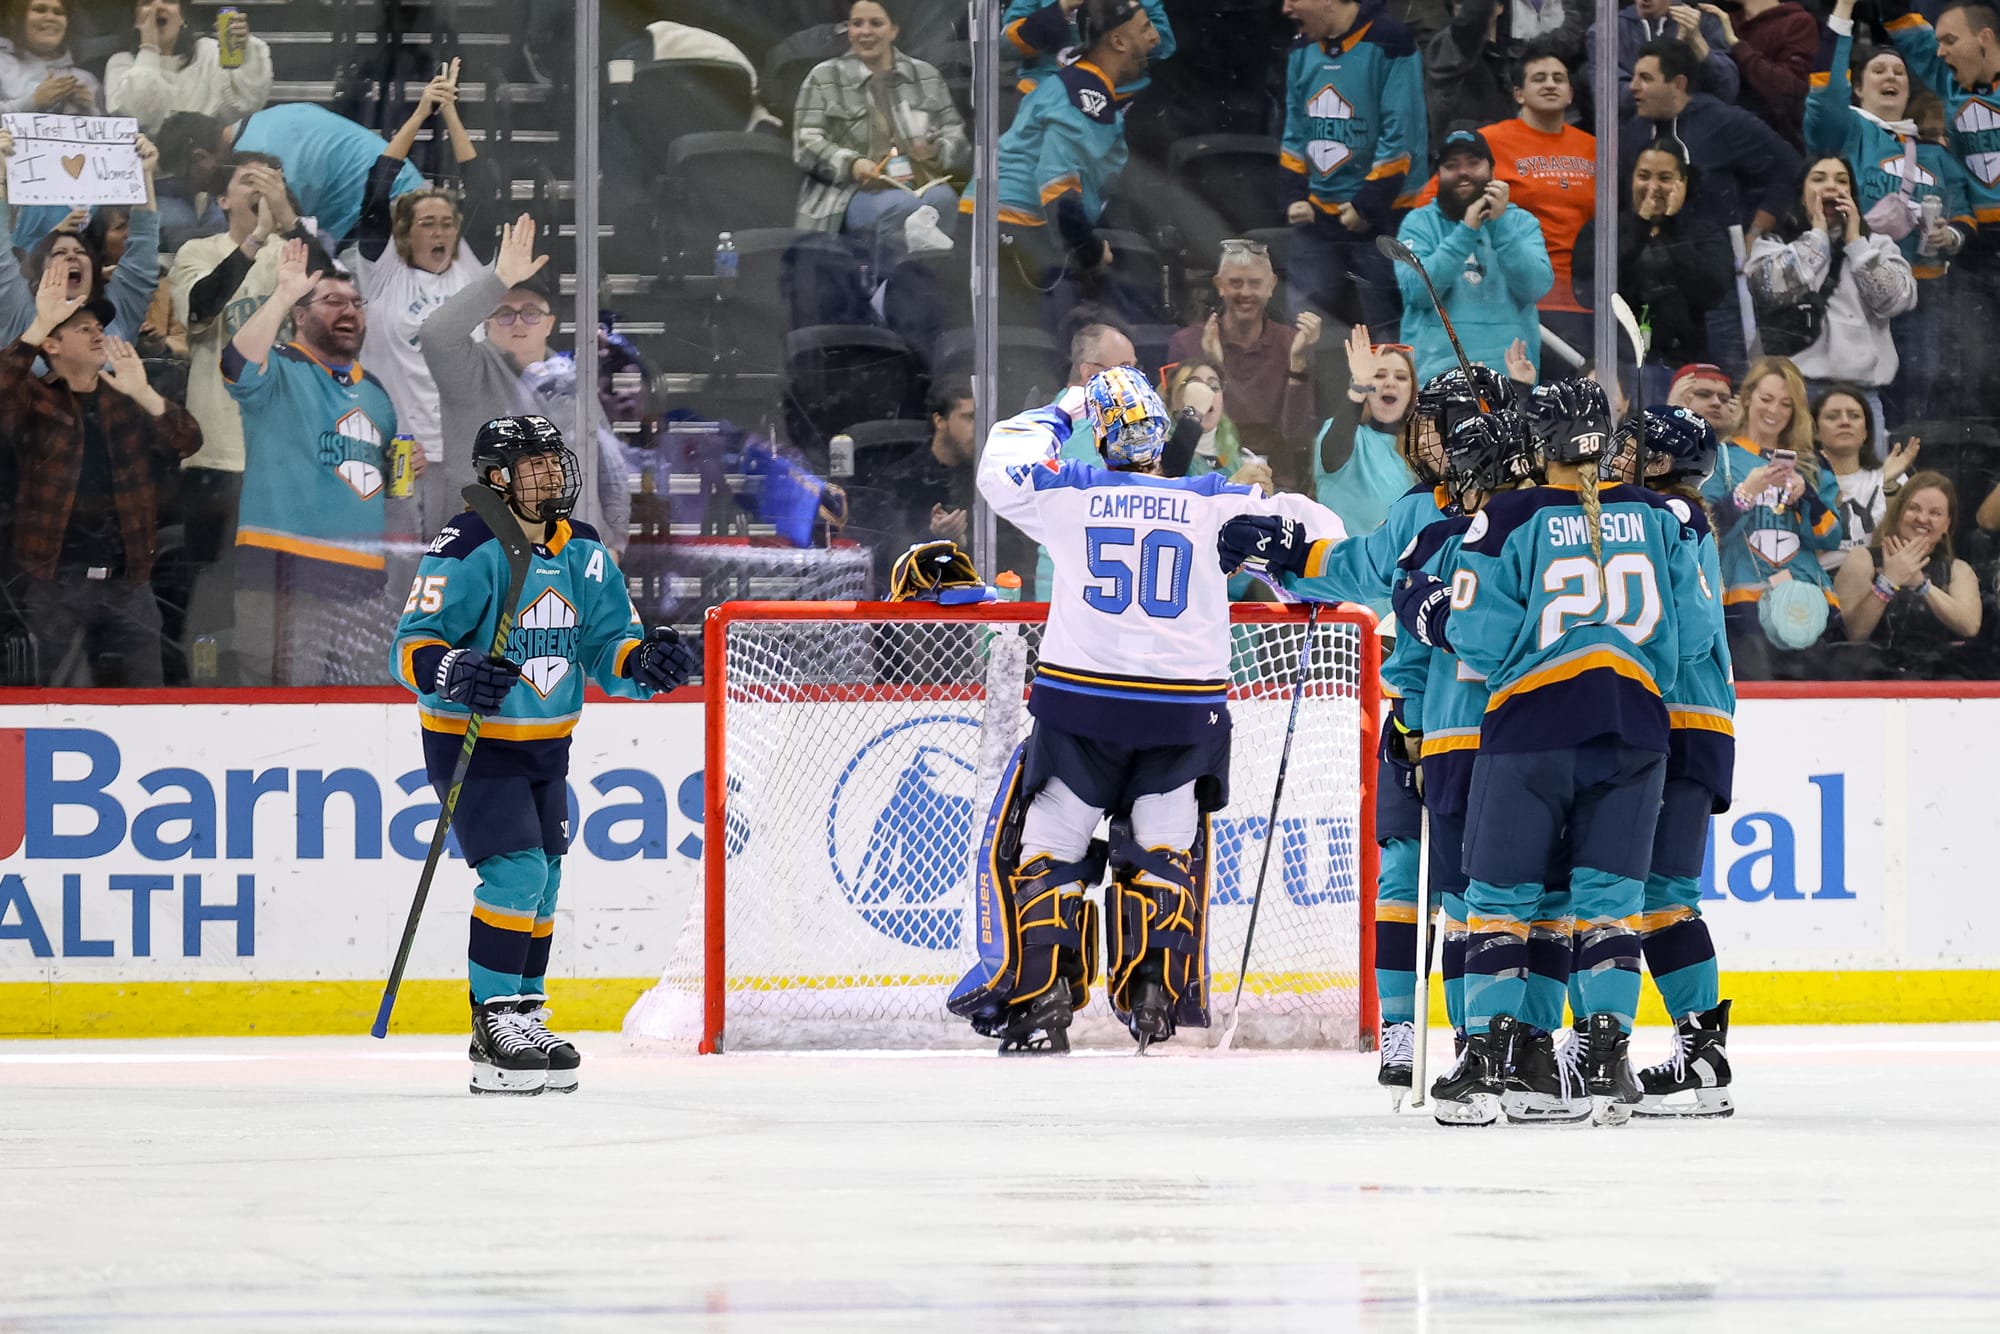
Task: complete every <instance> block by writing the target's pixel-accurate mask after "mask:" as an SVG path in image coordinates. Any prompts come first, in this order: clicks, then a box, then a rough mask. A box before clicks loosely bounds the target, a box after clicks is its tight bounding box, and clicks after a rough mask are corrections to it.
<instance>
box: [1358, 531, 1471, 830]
mask: <svg viewBox="0 0 2000 1334" xmlns="http://www.w3.org/2000/svg"><path fill="white" fill-rule="evenodd" d="M1471 526H1472V519H1471V517H1470V516H1461V517H1459V518H1456V519H1445V520H1442V521H1440V522H1438V523H1434V524H1432V525H1431V526H1430V527H1428V528H1426V529H1424V531H1423V532H1422V533H1420V534H1418V536H1417V540H1416V541H1415V542H1414V543H1412V544H1411V546H1410V549H1409V551H1407V552H1406V553H1405V554H1404V556H1403V559H1402V560H1401V561H1399V562H1398V563H1397V570H1398V577H1401V572H1402V571H1408V570H1421V571H1423V572H1424V573H1426V574H1430V575H1434V576H1436V577H1437V578H1439V579H1442V580H1445V581H1446V582H1450V580H1451V577H1452V575H1453V574H1454V573H1455V572H1456V571H1457V569H1458V559H1459V550H1460V548H1461V547H1462V546H1463V545H1464V542H1465V534H1466V530H1467V529H1469V528H1471ZM1382 679H1383V681H1384V682H1385V683H1386V684H1388V685H1390V686H1393V687H1394V688H1395V689H1396V691H1397V692H1398V693H1399V694H1401V695H1402V698H1403V705H1402V720H1403V726H1404V727H1406V728H1408V729H1409V730H1410V731H1412V732H1421V733H1422V734H1423V738H1424V740H1423V752H1422V754H1423V762H1424V805H1426V806H1428V807H1430V809H1431V810H1433V811H1436V812H1437V813H1439V814H1440V815H1462V814H1464V812H1465V809H1466V799H1467V797H1468V795H1469V794H1470V793H1471V791H1472V762H1473V761H1474V760H1476V759H1478V758H1479V732H1480V727H1481V725H1482V724H1483V723H1484V721H1485V718H1486V703H1487V692H1486V682H1485V681H1484V680H1483V679H1481V678H1480V677H1479V676H1478V675H1476V674H1474V673H1473V672H1472V671H1471V670H1470V669H1469V668H1467V667H1466V666H1465V665H1464V664H1463V663H1462V662H1460V661H1459V659H1458V656H1457V655H1456V654H1454V653H1451V652H1448V651H1447V650H1445V649H1442V648H1433V647H1431V646H1430V645H1427V644H1425V643H1423V642H1422V641H1421V640H1419V639H1418V638H1417V637H1416V636H1415V635H1411V634H1403V635H1398V636H1396V647H1395V649H1394V650H1393V651H1392V652H1391V653H1390V654H1389V660H1388V662H1386V663H1384V664H1383V666H1382Z"/></svg>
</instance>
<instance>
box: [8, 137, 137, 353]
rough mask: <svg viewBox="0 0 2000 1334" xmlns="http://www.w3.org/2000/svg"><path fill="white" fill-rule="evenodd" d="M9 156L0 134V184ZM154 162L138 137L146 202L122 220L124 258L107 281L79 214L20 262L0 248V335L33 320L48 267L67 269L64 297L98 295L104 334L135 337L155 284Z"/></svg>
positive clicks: (10, 141) (11, 141)
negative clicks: (104, 312) (105, 308)
mask: <svg viewBox="0 0 2000 1334" xmlns="http://www.w3.org/2000/svg"><path fill="white" fill-rule="evenodd" d="M13 154H14V137H13V136H12V135H11V134H9V133H8V132H7V131H5V130H0V180H4V179H5V176H4V173H5V170H6V166H5V164H6V161H7V159H8V158H10V157H12V156H13ZM159 160H160V154H159V150H158V149H156V148H154V147H153V145H152V143H151V142H150V141H148V140H147V138H146V136H145V135H143V134H142V135H140V136H139V165H140V167H141V168H142V169H143V171H144V173H145V178H146V202H145V203H144V204H143V205H141V206H140V207H138V208H135V209H133V210H132V212H131V213H130V214H129V215H128V217H127V222H126V237H125V249H124V252H123V254H124V259H125V262H124V263H123V264H121V265H119V271H118V272H117V273H116V274H114V275H112V276H111V277H110V279H109V280H107V279H106V277H105V273H104V258H103V256H102V255H101V254H98V253H96V252H94V251H92V250H91V248H90V246H89V245H88V243H87V242H86V241H85V240H84V237H83V235H82V227H83V224H82V223H81V222H80V221H78V219H80V218H81V217H82V215H81V214H80V213H72V214H71V220H70V221H68V222H66V223H65V224H64V227H63V229H62V230H60V231H54V232H50V233H49V234H48V235H47V236H45V237H43V238H42V239H41V240H40V241H38V242H36V243H35V248H34V249H33V250H31V251H29V252H28V256H27V260H26V262H25V263H23V262H22V261H21V260H20V259H19V258H18V257H17V256H16V255H15V253H14V250H13V247H11V246H7V245H0V334H5V335H7V336H9V337H14V336H18V335H19V334H20V332H21V330H23V329H25V328H27V327H28V326H29V325H30V324H31V323H33V322H34V319H35V293H36V291H37V290H38V288H39V286H40V283H41V279H42V274H43V273H44V272H45V271H46V270H47V268H48V266H49V265H50V264H52V263H53V264H57V265H59V266H61V267H63V268H65V269H66V270H67V271H68V274H69V283H70V295H72V296H77V297H80V298H88V297H94V296H99V295H101V296H103V297H104V298H105V300H106V301H107V302H108V303H109V304H110V306H111V309H112V311H113V315H112V317H111V320H110V322H109V324H108V326H107V327H106V329H105V332H106V333H108V334H110V335H112V336H113V337H115V338H122V339H125V340H127V341H130V340H132V339H134V338H136V337H138V334H139V329H140V326H142V325H143V324H145V322H146V312H147V310H148V308H149V307H151V305H152V304H153V291H154V289H155V288H156V287H158V286H159V281H160V279H159V274H160V214H159V210H158V208H157V207H156V205H155V200H154V196H153V176H154V171H155V169H156V168H157V166H158V164H159Z"/></svg>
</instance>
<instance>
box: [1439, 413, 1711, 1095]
mask: <svg viewBox="0 0 2000 1334" xmlns="http://www.w3.org/2000/svg"><path fill="white" fill-rule="evenodd" d="M1563 389H1564V390H1565V392H1564V394H1563V396H1562V397H1561V398H1554V399H1549V400H1545V403H1549V404H1551V405H1553V406H1557V407H1559V409H1560V411H1561V412H1562V414H1563V415H1564V416H1565V417H1567V418H1568V422H1569V424H1568V426H1567V427H1566V428H1564V429H1561V430H1544V431H1538V436H1539V438H1541V439H1543V440H1545V441H1547V442H1548V443H1547V445H1546V446H1545V457H1544V466H1545V468H1546V472H1547V477H1548V480H1547V482H1546V483H1545V484H1544V485H1542V486H1538V487H1535V488H1533V489H1530V490H1526V491H1514V492H1508V493H1506V494H1504V495H1500V496H1496V497H1494V498H1493V499H1492V500H1491V501H1490V502H1488V504H1487V506H1486V507H1485V509H1484V510H1483V511H1482V512H1481V513H1480V514H1479V515H1477V516H1476V517H1475V518H1474V519H1473V522H1472V524H1471V525H1470V526H1469V528H1468V529H1467V531H1466V535H1465V540H1464V546H1463V548H1462V550H1461V552H1460V555H1459V562H1458V569H1457V571H1456V572H1455V573H1454V575H1453V578H1452V582H1451V585H1450V590H1451V591H1450V594H1449V602H1448V610H1447V608H1446V607H1445V606H1444V605H1441V604H1440V600H1439V599H1438V598H1437V597H1436V592H1437V590H1435V589H1427V590H1424V591H1423V592H1422V595H1421V597H1422V602H1423V603H1424V604H1425V605H1426V606H1427V607H1428V608H1429V612H1430V614H1431V615H1432V616H1433V618H1434V621H1435V623H1436V624H1437V627H1438V628H1437V629H1436V631H1435V632H1434V633H1437V634H1445V633H1447V631H1446V629H1445V626H1448V642H1450V643H1451V644H1452V646H1453V647H1454V649H1455V650H1456V651H1457V653H1458V655H1459V658H1460V660H1461V661H1462V662H1463V663H1464V665H1465V667H1466V668H1467V670H1469V671H1471V672H1473V673H1475V674H1477V675H1479V676H1482V677H1484V678H1485V680H1486V684H1487V688H1488V689H1489V690H1490V691H1491V696H1490V698H1489V700H1488V703H1487V709H1486V714H1485V717H1484V720H1483V722H1482V723H1481V727H1480V753H1479V758H1478V759H1477V760H1476V761H1475V763H1474V768H1473V777H1472V788H1471V794H1470V797H1469V801H1468V809H1467V816H1466V839H1465V869H1466V872H1467V875H1468V883H1467V887H1466V908H1467V914H1468V915H1467V928H1468V936H1467V942H1466V991H1465V1004H1466V1028H1467V1040H1466V1050H1465V1059H1464V1060H1463V1061H1462V1062H1461V1064H1460V1067H1459V1069H1458V1070H1456V1071H1454V1072H1453V1075H1452V1077H1451V1078H1450V1080H1449V1081H1448V1082H1447V1083H1442V1084H1441V1085H1440V1086H1439V1088H1438V1090H1437V1092H1438V1094H1439V1096H1444V1097H1449V1098H1452V1099H1454V1100H1464V1099H1466V1098H1469V1097H1472V1096H1475V1095H1486V1094H1492V1095H1497V1094H1498V1093H1499V1092H1500V1091H1501V1081H1502V1079H1503V1077H1504V1075H1505V1071H1506V1069H1507V1065H1508V1061H1509V1059H1510V1056H1511V1051H1512V1047H1513V1042H1514V1038H1515V1037H1516V1034H1517V1030H1518V1027H1519V1024H1518V1020H1517V1016H1519V1015H1520V1014H1521V1013H1522V1010H1523V1005H1524V1002H1525V1000H1526V991H1527V975H1528V953H1529V931H1530V926H1531V923H1532V922H1533V921H1534V920H1535V916H1536V914H1537V912H1538V910H1539V909H1540V907H1541V905H1542V895H1543V890H1544V885H1545V880H1546V876H1547V867H1548V865H1549V863H1550V861H1551V860H1552V859H1553V858H1554V857H1555V856H1556V855H1558V853H1559V852H1560V851H1565V850H1566V852H1567V854H1568V861H1569V864H1570V865H1571V866H1572V868H1573V870H1572V874H1571V889H1572V893H1573V896H1574V911H1575V915H1576V920H1577V930H1578V932H1579V933H1580V935H1581V937H1582V940H1581V948H1580V950H1579V953H1578V967H1579V969H1580V970H1581V972H1582V975H1583V976H1582V983H1581V989H1582V995H1583V1000H1584V1002H1585V1006H1586V1008H1587V1009H1588V1011H1589V1015H1588V1020H1589V1034H1590V1040H1589V1045H1588V1048H1587V1049H1586V1052H1585V1055H1584V1060H1583V1066H1584V1075H1585V1079H1586V1082H1587V1086H1588V1088H1589V1091H1590V1093H1591V1095H1592V1096H1593V1098H1594V1099H1596V1100H1597V1101H1598V1103H1599V1115H1600V1118H1601V1119H1603V1120H1606V1121H1614V1122H1615V1121H1622V1120H1623V1119H1624V1118H1625V1117H1626V1116H1627V1115H1629V1111H1630V1105H1631V1104H1633V1103H1636V1102H1637V1101H1638V1100H1639V1096H1640V1090H1639V1085H1638V1083H1637V1081H1636V1080H1635V1079H1634V1078H1633V1075H1632V1072H1631V1069H1630V1065H1629V1062H1628V1060H1627V1053H1628V1049H1629V1045H1630V1041H1631V1027H1632V1016H1633V1012H1634V1011H1635V1010H1636V1009H1637V1005H1638V991H1639V977H1638V966H1639V960H1638V955H1639V949H1638V938H1637V935H1636V933H1635V932H1634V930H1633V919H1634V918H1636V917H1637V916H1638V913H1639V910H1640V907H1641V904H1642V902H1643V889H1644V883H1645V879H1646V876H1647V874H1648V872H1649V870H1650V868H1651V860H1652V843H1653V837H1652V835H1653V825H1654V823H1655V820H1656V818H1657V815H1658V811H1659V801H1660V791H1661V786H1662V783H1663V781H1664V777H1665V769H1666V754H1667V749H1668V744H1667V743H1668V721H1667V710H1666V706H1665V704H1664V703H1663V701H1662V694H1663V692H1664V691H1666V690H1670V689H1672V687H1673V685H1674V682H1675V678H1676V675H1677V673H1678V671H1679V667H1680V663H1681V662H1682V661H1683V660H1685V659H1687V658H1692V657H1698V656H1700V655H1701V654H1702V653H1704V652H1706V651H1707V649H1708V647H1709V645H1710V643H1711V642H1712V641H1713V639H1714V636H1715V616H1714V613H1713V612H1712V610H1711V609H1710V604H1711V603H1712V602H1713V600H1714V598H1713V594H1712V592H1711V590H1710V588H1709V587H1708V586H1707V581H1706V579H1705V577H1704V576H1703V574H1702V572H1701V569H1700V566H1699V564H1698V562H1697V560H1696V557H1695V547H1694V544H1693V543H1692V542H1689V541H1688V540H1686V539H1685V538H1684V536H1683V533H1682V530H1683V528H1684V527H1685V523H1684V521H1683V520H1682V519H1681V518H1680V517H1679V516H1678V515H1676V514H1675V513H1674V512H1672V511H1671V510H1670V508H1669V501H1668V500H1666V499H1665V498H1663V497H1660V496H1656V495H1654V494H1652V493H1651V492H1647V491H1643V490H1640V489H1639V488H1636V487H1622V486H1617V485H1615V484H1609V483H1606V484H1601V485H1600V483H1599V482H1598V478H1597V469H1598V466H1599V463H1600V460H1601V459H1602V457H1603V456H1604V454H1605V453H1606V451H1607V450H1608V448H1609V438H1610V411H1609V407H1608V405H1607V404H1606V403H1605V400H1604V395H1603V391H1602V390H1601V389H1599V388H1597V387H1596V386H1595V385H1594V384H1592V383H1590V382H1587V381H1577V382H1571V383H1570V384H1568V385H1567V386H1564V387H1563ZM1682 508H1683V509H1685V508H1686V506H1685V505H1683V506H1682Z"/></svg>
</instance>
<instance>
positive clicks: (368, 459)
mask: <svg viewBox="0 0 2000 1334" xmlns="http://www.w3.org/2000/svg"><path fill="white" fill-rule="evenodd" d="M319 461H320V462H321V463H322V464H323V465H325V466H326V467H329V468H331V469H333V470H334V472H335V473H337V474H338V475H339V477H340V480H341V481H343V482H345V483H347V485H348V487H349V488H350V489H351V490H352V491H353V492H354V494H355V495H357V496H360V497H361V498H362V499H363V500H373V499H374V498H375V497H376V495H377V494H378V493H380V492H381V490H382V432H381V431H380V430H379V429H378V428H377V427H376V425H375V423H374V422H373V421H371V420H369V417H368V414H367V413H365V412H363V411H362V410H361V409H360V408H351V409H349V410H348V411H347V412H346V413H344V414H342V416H341V418H340V420H339V421H337V422H335V423H334V424H333V429H332V430H331V431H321V432H320V434H319Z"/></svg>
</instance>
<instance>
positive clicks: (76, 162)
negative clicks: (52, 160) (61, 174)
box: [62, 153, 84, 181]
mask: <svg viewBox="0 0 2000 1334" xmlns="http://www.w3.org/2000/svg"><path fill="white" fill-rule="evenodd" d="M83 163H84V156H83V154H81V153H78V154H77V155H76V156H75V157H66V158H64V159H63V160H62V164H63V170H64V171H66V172H68V173H69V174H70V179H71V180H77V181H80V180H82V179H83Z"/></svg>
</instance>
